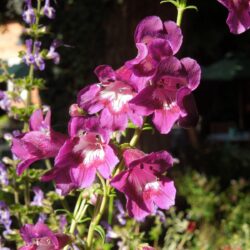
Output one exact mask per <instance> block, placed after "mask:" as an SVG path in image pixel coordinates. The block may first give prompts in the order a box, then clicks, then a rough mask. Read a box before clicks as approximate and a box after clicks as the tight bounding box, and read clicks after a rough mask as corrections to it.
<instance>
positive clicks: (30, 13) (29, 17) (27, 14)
mask: <svg viewBox="0 0 250 250" xmlns="http://www.w3.org/2000/svg"><path fill="white" fill-rule="evenodd" d="M25 2H26V10H25V11H24V12H23V20H24V22H26V23H27V24H34V23H35V22H36V15H35V11H34V9H33V8H32V3H31V0H26V1H25Z"/></svg>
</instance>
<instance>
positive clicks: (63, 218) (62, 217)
mask: <svg viewBox="0 0 250 250" xmlns="http://www.w3.org/2000/svg"><path fill="white" fill-rule="evenodd" d="M67 224H68V222H67V218H66V215H64V214H60V215H59V228H60V232H61V233H63V232H64V230H65V229H66V227H67Z"/></svg>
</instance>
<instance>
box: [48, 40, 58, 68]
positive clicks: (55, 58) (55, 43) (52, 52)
mask: <svg viewBox="0 0 250 250" xmlns="http://www.w3.org/2000/svg"><path fill="white" fill-rule="evenodd" d="M60 45H61V42H60V41H58V40H54V41H53V43H52V44H51V46H50V48H49V52H48V54H47V56H46V58H47V59H50V60H53V62H54V63H55V64H58V63H59V62H60V55H59V53H58V52H56V49H57V48H58V47H59V46H60Z"/></svg>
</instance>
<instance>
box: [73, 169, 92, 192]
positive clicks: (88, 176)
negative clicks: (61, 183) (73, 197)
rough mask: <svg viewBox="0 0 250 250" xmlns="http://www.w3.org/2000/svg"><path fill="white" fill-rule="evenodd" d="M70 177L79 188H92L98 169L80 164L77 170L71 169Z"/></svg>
mask: <svg viewBox="0 0 250 250" xmlns="http://www.w3.org/2000/svg"><path fill="white" fill-rule="evenodd" d="M70 175H71V179H72V182H73V183H74V184H75V185H76V186H77V187H79V188H86V187H89V186H91V184H92V183H93V182H94V180H95V175H96V168H95V167H85V166H84V165H83V164H80V165H79V166H78V167H76V168H71V169H70Z"/></svg>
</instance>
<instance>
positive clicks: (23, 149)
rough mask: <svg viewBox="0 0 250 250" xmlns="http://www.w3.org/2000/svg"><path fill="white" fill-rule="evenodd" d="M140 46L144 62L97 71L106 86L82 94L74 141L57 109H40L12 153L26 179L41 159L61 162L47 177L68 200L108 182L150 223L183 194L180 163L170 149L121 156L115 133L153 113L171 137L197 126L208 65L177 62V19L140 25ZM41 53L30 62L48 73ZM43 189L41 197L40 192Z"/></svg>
mask: <svg viewBox="0 0 250 250" xmlns="http://www.w3.org/2000/svg"><path fill="white" fill-rule="evenodd" d="M31 42H32V41H30V43H31ZM135 43H136V46H137V48H138V55H137V56H136V58H134V59H132V60H129V61H127V62H126V63H125V64H124V65H123V66H122V67H121V68H119V69H118V70H113V69H112V68H111V67H110V66H107V65H101V66H98V67H97V68H96V69H95V74H96V75H97V77H98V80H99V82H98V83H95V84H92V85H89V86H87V87H85V88H83V89H82V90H80V92H79V94H78V96H77V103H76V104H74V105H72V106H71V108H70V114H71V120H70V122H69V126H68V133H69V136H68V137H67V136H66V135H62V134H60V133H57V132H55V131H53V130H52V129H51V127H50V111H49V112H48V113H47V115H46V117H45V118H43V114H42V111H41V110H37V111H35V112H34V113H33V115H32V116H31V119H30V131H29V132H27V133H24V134H21V135H19V136H17V137H15V138H14V139H13V143H12V152H13V153H14V154H15V155H16V156H17V157H18V158H19V159H20V160H21V161H20V163H19V164H18V166H17V173H18V174H22V173H23V171H24V170H25V169H26V168H27V167H29V166H30V165H31V164H32V163H33V162H35V161H37V160H41V159H45V158H49V157H55V164H54V167H53V168H52V169H51V170H50V171H48V172H47V173H46V174H45V175H44V176H43V177H42V180H43V181H51V180H54V181H55V183H56V188H57V189H58V190H60V193H61V194H62V195H66V194H67V193H69V192H70V191H71V190H73V189H83V188H87V187H89V186H91V185H92V184H93V182H94V180H95V176H96V174H98V175H100V176H102V178H104V179H108V180H109V181H110V184H111V186H113V187H114V188H115V189H117V190H118V191H120V192H122V193H124V194H125V196H126V199H127V211H128V214H129V215H130V216H132V217H134V218H135V219H137V220H142V219H143V218H145V217H146V216H147V215H150V214H154V213H155V212H156V210H157V207H158V208H161V209H169V208H170V207H171V206H173V205H174V203H175V193H176V190H175V187H174V183H173V181H171V180H170V179H169V178H167V177H166V172H167V171H168V169H169V168H170V167H171V166H172V165H173V159H172V157H171V155H170V154H169V153H168V152H166V151H160V152H153V153H151V154H145V153H143V152H142V151H139V150H137V149H134V148H133V145H131V148H128V149H126V150H124V151H123V154H122V158H123V159H119V157H118V152H119V150H120V149H119V148H116V147H115V144H114V141H113V139H112V138H113V135H114V133H117V132H123V131H125V130H126V129H127V127H128V124H129V122H132V123H133V124H134V125H135V126H137V127H138V128H140V127H142V126H143V123H144V117H146V116H149V115H151V114H153V116H154V117H153V123H154V124H155V126H156V128H157V129H158V130H159V132H160V133H164V134H166V133H169V132H170V130H171V129H172V127H173V126H174V124H175V123H176V122H178V123H179V124H180V125H181V126H184V127H187V126H190V125H193V124H195V123H196V122H197V119H198V115H197V110H196V106H195V102H194V99H193V96H192V91H193V90H195V89H196V88H197V87H198V85H199V82H200V67H199V65H198V64H197V62H196V61H195V60H193V59H191V58H183V59H181V60H179V59H178V58H176V57H175V54H176V53H177V52H178V50H179V49H180V46H181V43H182V32H181V29H180V28H179V27H178V26H177V25H176V24H175V23H174V22H172V21H168V22H162V21H161V19H160V18H159V17H157V16H150V17H147V18H145V19H144V20H142V21H141V22H140V23H139V25H138V26H137V28H136V32H135ZM55 46H56V45H55ZM37 47H39V46H37V45H36V46H35V48H37ZM35 52H36V50H35ZM27 54H28V53H27ZM48 54H49V56H50V58H56V55H57V53H56V52H55V50H53V49H51V50H50V52H49V53H48ZM35 55H37V58H36V56H35V57H34V55H33V54H32V53H31V52H30V55H29V56H28V57H27V62H28V61H29V62H31V63H33V62H35V63H36V65H37V67H38V68H40V67H41V65H42V64H41V62H40V59H39V54H37V53H35ZM26 56H27V55H26ZM39 62H40V63H39ZM121 160H123V161H124V162H125V166H123V167H124V170H122V169H119V171H118V172H120V173H118V172H116V173H118V174H116V175H115V176H114V169H115V167H116V165H117V164H118V163H119V162H120V161H121ZM35 192H36V193H37V195H38V190H35ZM39 193H40V192H39ZM34 202H35V203H36V204H37V202H38V200H36V201H34ZM39 204H40V203H39Z"/></svg>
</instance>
